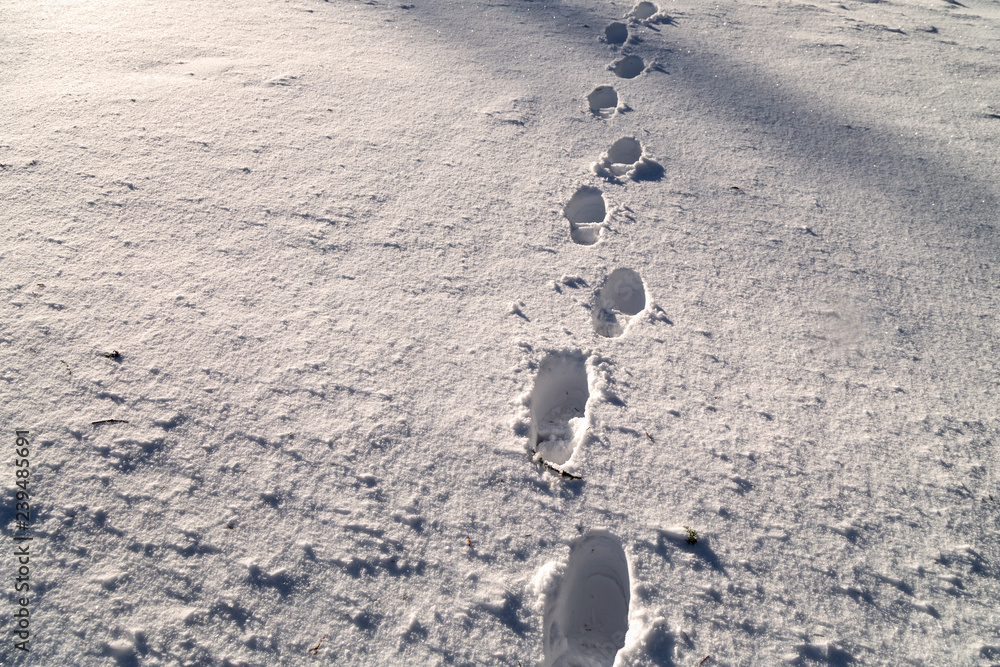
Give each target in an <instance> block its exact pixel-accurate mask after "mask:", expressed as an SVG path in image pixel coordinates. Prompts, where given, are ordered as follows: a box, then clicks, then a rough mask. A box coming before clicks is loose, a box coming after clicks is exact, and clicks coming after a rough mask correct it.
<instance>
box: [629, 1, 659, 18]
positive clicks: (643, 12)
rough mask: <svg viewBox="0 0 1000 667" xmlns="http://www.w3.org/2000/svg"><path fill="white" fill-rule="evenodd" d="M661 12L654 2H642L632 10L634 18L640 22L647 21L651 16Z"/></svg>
mask: <svg viewBox="0 0 1000 667" xmlns="http://www.w3.org/2000/svg"><path fill="white" fill-rule="evenodd" d="M658 11H660V10H659V8H657V6H656V5H654V4H653V3H652V2H640V3H639V4H637V5H636V6H635V7H633V8H632V16H634V17H635V18H637V19H638V20H640V21H645V20H646V19H648V18H649V17H650V16H652V15H653V14H655V13H656V12H658Z"/></svg>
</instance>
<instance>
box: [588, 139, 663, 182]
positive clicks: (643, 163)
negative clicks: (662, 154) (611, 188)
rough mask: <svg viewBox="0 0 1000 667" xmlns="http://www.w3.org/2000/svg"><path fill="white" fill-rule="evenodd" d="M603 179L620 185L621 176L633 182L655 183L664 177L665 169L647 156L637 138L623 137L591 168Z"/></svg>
mask: <svg viewBox="0 0 1000 667" xmlns="http://www.w3.org/2000/svg"><path fill="white" fill-rule="evenodd" d="M590 169H591V171H593V172H594V173H595V174H597V175H598V176H600V177H602V178H606V179H607V180H609V181H612V182H614V183H618V182H619V181H618V177H619V176H626V177H628V178H631V179H632V180H633V181H654V180H656V179H658V178H660V177H661V176H663V167H662V166H660V163H658V162H657V161H656V160H653V159H652V158H651V157H649V156H648V155H647V154H646V149H645V148H643V145H642V144H641V143H639V140H638V139H636V138H635V137H622V138H621V139H619V140H618V141H616V142H615V143H613V144H611V148H609V149H608V152H607V153H605V154H604V155H603V156H602V157H601V159H600V160H599V161H598V162H595V163H594V164H592V165H591V167H590Z"/></svg>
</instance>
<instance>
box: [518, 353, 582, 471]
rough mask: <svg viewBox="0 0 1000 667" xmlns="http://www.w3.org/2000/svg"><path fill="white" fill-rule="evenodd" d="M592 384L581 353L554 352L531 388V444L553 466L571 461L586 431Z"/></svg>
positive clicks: (546, 359) (540, 366)
mask: <svg viewBox="0 0 1000 667" xmlns="http://www.w3.org/2000/svg"><path fill="white" fill-rule="evenodd" d="M589 399H590V385H589V382H588V378H587V364H586V359H585V357H584V355H583V353H582V352H580V351H575V352H554V353H551V354H549V355H547V356H546V357H545V358H544V359H542V363H541V364H540V365H539V367H538V375H536V376H535V384H534V387H532V389H531V398H530V401H531V403H530V405H531V423H530V430H529V432H528V444H529V446H530V447H531V450H532V451H533V452H534V453H535V456H536V457H540V458H541V459H542V460H543V461H545V462H546V463H548V464H550V465H554V466H561V465H562V464H564V463H566V462H567V461H569V459H570V457H571V456H572V455H573V452H574V451H576V448H577V446H578V445H579V444H580V442H581V441H582V440H583V437H584V435H585V433H586V431H587V401H588V400H589Z"/></svg>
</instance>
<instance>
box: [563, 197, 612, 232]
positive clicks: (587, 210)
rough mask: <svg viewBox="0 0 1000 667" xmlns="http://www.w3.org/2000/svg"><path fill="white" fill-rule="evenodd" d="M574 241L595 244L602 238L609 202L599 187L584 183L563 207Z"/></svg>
mask: <svg viewBox="0 0 1000 667" xmlns="http://www.w3.org/2000/svg"><path fill="white" fill-rule="evenodd" d="M563 215H564V216H566V219H567V220H569V234H570V238H572V239H573V242H574V243H579V244H580V245H594V244H595V243H597V242H598V241H600V240H601V234H603V233H604V225H605V222H606V221H607V219H608V207H607V202H605V201H604V195H603V194H601V191H600V190H599V189H598V188H595V187H593V186H591V185H582V186H580V188H579V189H577V191H576V192H575V193H574V194H573V196H572V197H570V200H569V202H567V203H566V206H564V207H563Z"/></svg>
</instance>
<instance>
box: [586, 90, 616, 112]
mask: <svg viewBox="0 0 1000 667" xmlns="http://www.w3.org/2000/svg"><path fill="white" fill-rule="evenodd" d="M587 105H588V106H589V107H590V112H591V113H592V114H594V115H595V116H599V117H600V118H610V117H611V116H613V115H614V114H615V112H616V111H618V110H619V109H620V105H619V100H618V93H617V92H615V89H614V88H613V87H612V86H598V87H597V88H594V89H593V90H592V91H590V94H589V95H587Z"/></svg>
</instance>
